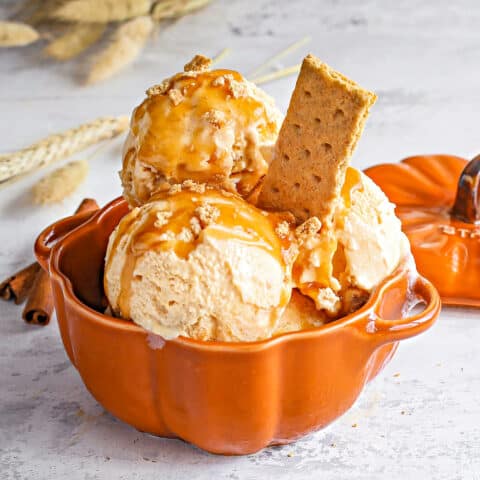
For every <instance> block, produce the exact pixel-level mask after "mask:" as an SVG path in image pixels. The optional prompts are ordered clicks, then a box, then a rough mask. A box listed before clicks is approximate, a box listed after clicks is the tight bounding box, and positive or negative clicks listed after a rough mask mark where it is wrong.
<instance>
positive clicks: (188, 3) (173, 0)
mask: <svg viewBox="0 0 480 480" xmlns="http://www.w3.org/2000/svg"><path fill="white" fill-rule="evenodd" d="M210 1H211V0H160V1H159V2H156V3H154V5H153V7H152V12H151V15H152V18H153V19H154V20H155V21H156V22H159V21H160V20H164V19H167V18H177V17H181V16H183V15H186V14H187V13H190V12H193V11H194V10H198V9H199V8H202V7H204V6H205V5H207V3H210Z"/></svg>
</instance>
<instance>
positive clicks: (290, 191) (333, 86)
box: [258, 55, 377, 225]
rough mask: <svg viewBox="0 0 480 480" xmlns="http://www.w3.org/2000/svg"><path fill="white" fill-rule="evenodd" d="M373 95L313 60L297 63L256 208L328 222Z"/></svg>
mask: <svg viewBox="0 0 480 480" xmlns="http://www.w3.org/2000/svg"><path fill="white" fill-rule="evenodd" d="M376 98H377V97H376V95H375V94H374V93H372V92H369V91H367V90H364V89H363V88H362V87H360V86H359V85H357V84H356V83H355V82H353V81H351V80H349V79H348V78H346V77H345V76H343V75H342V74H340V73H338V72H336V71H335V70H333V69H331V68H330V67H329V66H328V65H326V64H325V63H322V62H321V61H320V60H319V59H318V58H316V57H314V56H313V55H308V56H307V57H306V58H305V59H304V61H303V64H302V68H301V70H300V74H299V76H298V79H297V84H296V86H295V90H294V92H293V95H292V98H291V100H290V105H289V107H288V112H287V116H286V117H285V120H284V122H283V125H282V128H281V130H280V134H279V137H278V141H277V145H276V149H275V155H274V159H273V161H272V163H271V164H270V168H269V170H268V173H267V174H266V176H265V179H264V182H263V186H262V190H261V192H260V196H259V201H258V204H259V205H260V206H262V207H263V208H266V209H274V210H289V211H290V212H292V213H293V214H294V215H295V217H296V219H297V221H298V222H303V221H305V220H306V219H307V218H309V217H312V216H316V217H318V218H319V219H320V220H321V221H322V223H324V224H327V225H328V224H329V223H330V222H331V221H332V219H333V213H334V210H335V205H336V203H337V200H338V198H339V196H340V192H341V188H342V185H343V182H344V180H345V171H346V169H347V167H348V165H349V160H350V157H351V155H352V152H353V150H354V148H355V145H356V143H357V141H358V139H359V138H360V135H361V134H362V130H363V126H364V124H365V120H366V118H367V116H368V110H369V108H370V107H371V106H372V105H373V103H374V102H375V100H376Z"/></svg>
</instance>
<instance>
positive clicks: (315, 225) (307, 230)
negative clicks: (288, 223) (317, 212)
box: [295, 217, 322, 242]
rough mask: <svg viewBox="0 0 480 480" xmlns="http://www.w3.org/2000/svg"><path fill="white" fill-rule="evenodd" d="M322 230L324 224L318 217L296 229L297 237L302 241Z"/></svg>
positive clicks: (310, 219)
mask: <svg viewBox="0 0 480 480" xmlns="http://www.w3.org/2000/svg"><path fill="white" fill-rule="evenodd" d="M321 228H322V222H321V221H320V220H319V219H318V218H317V217H311V218H309V219H308V220H306V221H305V222H303V223H302V224H301V225H299V226H298V227H297V228H296V229H295V235H296V236H297V238H298V239H299V240H300V241H303V242H304V241H306V240H307V239H308V238H310V237H313V236H314V235H316V234H317V233H318V231H319V230H320V229H321Z"/></svg>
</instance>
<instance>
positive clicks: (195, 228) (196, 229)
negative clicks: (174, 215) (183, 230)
mask: <svg viewBox="0 0 480 480" xmlns="http://www.w3.org/2000/svg"><path fill="white" fill-rule="evenodd" d="M190 228H191V229H192V232H193V235H195V237H198V236H199V235H200V233H201V232H202V226H201V225H200V220H199V219H198V218H197V217H192V218H191V219H190Z"/></svg>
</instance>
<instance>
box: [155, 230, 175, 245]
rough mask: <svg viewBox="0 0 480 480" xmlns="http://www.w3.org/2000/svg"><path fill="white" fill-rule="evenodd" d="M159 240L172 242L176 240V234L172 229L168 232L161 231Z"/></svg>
mask: <svg viewBox="0 0 480 480" xmlns="http://www.w3.org/2000/svg"><path fill="white" fill-rule="evenodd" d="M158 240H159V241H160V242H171V241H173V240H175V234H174V233H173V232H172V231H171V230H168V231H167V232H164V233H161V234H160V235H159V236H158Z"/></svg>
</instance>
